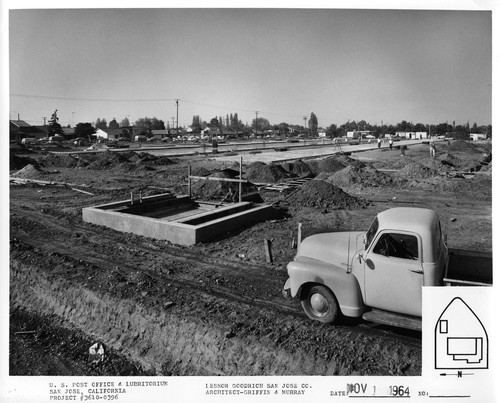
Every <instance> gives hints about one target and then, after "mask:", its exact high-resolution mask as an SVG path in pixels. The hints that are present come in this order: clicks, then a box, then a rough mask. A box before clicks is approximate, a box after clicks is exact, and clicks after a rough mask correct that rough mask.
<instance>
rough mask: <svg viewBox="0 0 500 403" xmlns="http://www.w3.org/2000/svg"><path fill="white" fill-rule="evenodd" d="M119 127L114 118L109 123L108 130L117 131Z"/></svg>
mask: <svg viewBox="0 0 500 403" xmlns="http://www.w3.org/2000/svg"><path fill="white" fill-rule="evenodd" d="M119 127H120V125H119V124H118V122H117V121H116V118H113V120H111V121H110V122H109V128H110V129H118V128H119Z"/></svg>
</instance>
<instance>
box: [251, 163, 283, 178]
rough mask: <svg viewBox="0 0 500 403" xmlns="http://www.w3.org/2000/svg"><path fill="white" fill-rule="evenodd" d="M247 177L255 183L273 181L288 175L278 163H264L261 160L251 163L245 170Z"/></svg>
mask: <svg viewBox="0 0 500 403" xmlns="http://www.w3.org/2000/svg"><path fill="white" fill-rule="evenodd" d="M246 175H247V179H248V180H249V181H250V182H255V183H275V182H279V181H280V180H283V179H285V178H287V177H289V174H288V172H286V171H285V170H284V169H283V167H281V166H280V165H266V164H264V163H262V162H255V163H253V164H251V165H250V166H249V167H248V168H247V170H246Z"/></svg>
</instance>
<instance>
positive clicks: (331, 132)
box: [326, 124, 341, 139]
mask: <svg viewBox="0 0 500 403" xmlns="http://www.w3.org/2000/svg"><path fill="white" fill-rule="evenodd" d="M326 135H327V136H328V137H330V138H331V139H333V138H334V137H340V135H341V134H340V130H339V129H338V128H337V125H336V124H332V125H330V126H328V127H327V129H326Z"/></svg>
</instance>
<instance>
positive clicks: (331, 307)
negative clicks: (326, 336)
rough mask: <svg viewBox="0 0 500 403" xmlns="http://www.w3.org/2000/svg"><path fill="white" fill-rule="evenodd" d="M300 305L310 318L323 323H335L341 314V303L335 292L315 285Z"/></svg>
mask: <svg viewBox="0 0 500 403" xmlns="http://www.w3.org/2000/svg"><path fill="white" fill-rule="evenodd" d="M300 303H301V304H302V308H303V309H304V312H305V313H306V314H307V316H309V318H311V319H314V320H317V321H320V322H322V323H333V322H335V320H336V319H337V316H338V314H339V303H338V302H337V298H335V295H334V294H333V292H331V291H330V290H329V289H328V288H326V287H324V286H322V285H314V286H312V287H311V288H309V290H308V291H307V292H306V294H305V298H303V299H302V300H301V301H300Z"/></svg>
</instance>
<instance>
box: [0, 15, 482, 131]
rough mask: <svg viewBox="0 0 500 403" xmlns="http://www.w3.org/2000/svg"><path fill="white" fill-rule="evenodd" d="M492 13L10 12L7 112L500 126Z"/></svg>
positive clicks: (82, 118)
mask: <svg viewBox="0 0 500 403" xmlns="http://www.w3.org/2000/svg"><path fill="white" fill-rule="evenodd" d="M491 18H492V13H491V11H489V10H485V11H471V10H462V11H460V10H390V9H389V10H387V9H385V10H375V9H371V10H370V9H368V10H366V9H365V10H362V9H305V8H302V9H283V8H278V9H263V8H243V9H216V8H212V9H200V8H194V9H166V8H161V9H130V8H127V9H22V10H14V9H11V10H10V11H9V15H8V21H9V58H10V59H9V87H10V88H9V92H10V97H9V101H10V104H9V116H10V118H12V119H17V117H18V116H19V117H20V118H21V119H22V120H25V121H27V122H28V123H30V124H33V125H35V124H43V122H44V119H43V118H44V117H46V118H47V119H49V118H50V116H51V114H52V112H54V110H56V109H57V111H58V116H59V119H60V123H61V124H62V125H64V126H66V125H68V124H70V125H72V126H74V125H75V124H77V123H79V122H92V123H93V122H95V121H96V119H97V118H100V119H103V118H104V119H106V120H107V121H108V122H109V121H110V120H111V119H113V118H116V119H117V121H118V122H120V121H121V120H122V119H124V118H125V117H128V119H129V120H130V122H134V121H135V120H137V119H138V118H141V117H146V116H147V117H156V118H158V119H161V120H163V121H164V122H165V123H167V122H169V123H170V124H172V119H174V120H175V119H176V116H177V109H176V101H175V100H176V99H179V108H178V114H179V115H178V116H179V125H180V126H186V125H189V124H191V122H192V119H193V115H199V116H200V117H201V119H202V120H206V121H210V119H211V118H213V117H215V116H222V117H224V118H225V117H226V115H229V114H231V113H238V116H239V118H240V119H241V120H242V121H243V123H248V124H251V122H252V119H254V118H255V116H256V112H258V114H257V116H258V117H259V118H261V117H262V118H266V119H268V120H269V121H270V122H271V123H272V124H278V123H280V122H287V123H290V124H299V125H303V124H304V119H303V118H304V117H306V118H307V119H309V118H310V115H311V113H314V114H315V115H316V116H317V117H318V122H319V125H320V126H322V127H324V128H326V127H328V126H329V125H331V124H337V125H340V124H343V123H345V122H347V121H348V120H350V121H353V120H354V121H359V120H365V121H367V122H369V123H371V124H381V123H382V122H383V123H385V124H396V123H398V122H401V121H402V120H406V121H409V122H413V123H425V124H436V123H442V122H446V121H448V122H449V123H452V122H453V121H455V122H456V124H464V123H466V122H467V121H470V123H471V124H472V123H474V122H476V123H477V124H478V125H482V124H491V123H492V20H491Z"/></svg>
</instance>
